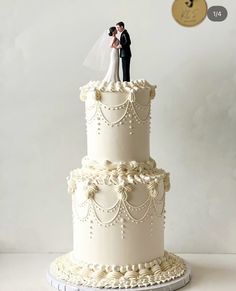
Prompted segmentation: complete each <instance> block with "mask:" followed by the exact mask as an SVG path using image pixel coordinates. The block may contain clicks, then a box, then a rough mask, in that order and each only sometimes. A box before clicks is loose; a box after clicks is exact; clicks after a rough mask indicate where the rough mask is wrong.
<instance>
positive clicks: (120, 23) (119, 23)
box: [116, 21, 125, 27]
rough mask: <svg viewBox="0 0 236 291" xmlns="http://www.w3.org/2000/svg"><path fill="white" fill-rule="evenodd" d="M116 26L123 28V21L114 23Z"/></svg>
mask: <svg viewBox="0 0 236 291" xmlns="http://www.w3.org/2000/svg"><path fill="white" fill-rule="evenodd" d="M116 25H118V26H122V27H125V24H124V22H123V21H120V22H118V23H116Z"/></svg>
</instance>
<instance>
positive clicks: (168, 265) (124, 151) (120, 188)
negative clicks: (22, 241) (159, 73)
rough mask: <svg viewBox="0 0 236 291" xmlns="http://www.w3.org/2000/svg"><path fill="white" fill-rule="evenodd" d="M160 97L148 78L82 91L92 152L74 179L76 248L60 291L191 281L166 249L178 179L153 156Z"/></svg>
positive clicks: (58, 265) (59, 265) (54, 280)
mask: <svg viewBox="0 0 236 291" xmlns="http://www.w3.org/2000/svg"><path fill="white" fill-rule="evenodd" d="M154 96H155V86H152V85H150V84H149V83H148V82H147V81H145V80H138V81H132V82H108V83H107V82H105V81H103V82H102V81H96V82H93V81H91V82H89V83H88V84H87V85H85V86H83V87H82V88H81V100H82V101H84V102H85V108H86V124H87V148H88V150H87V156H86V157H84V158H83V160H82V167H81V168H78V169H75V170H73V171H72V172H71V173H70V176H69V177H68V189H69V192H70V193H71V197H72V213H73V233H74V248H73V251H72V252H70V253H69V254H66V255H63V256H61V257H59V258H57V259H56V260H55V261H54V262H53V263H52V264H51V266H50V271H49V274H48V276H49V280H50V282H51V284H52V285H53V286H54V287H57V288H58V289H59V288H62V287H60V286H64V287H63V288H65V289H59V290H80V289H81V288H83V287H85V286H86V287H91V288H94V287H98V288H143V287H147V286H150V285H154V286H152V289H154V287H155V288H161V287H162V288H163V286H166V285H167V284H169V285H170V286H172V288H171V289H166V290H174V289H176V288H179V287H181V286H183V285H185V284H186V283H187V282H188V281H189V279H190V272H189V269H188V266H187V265H186V263H185V262H184V261H183V259H181V258H180V257H178V256H176V255H174V254H172V253H168V252H167V251H165V250H164V224H165V193H166V192H167V191H168V190H169V188H170V182H169V174H168V173H167V172H165V171H164V170H163V169H161V168H159V167H157V165H156V162H155V161H154V160H153V159H152V158H151V157H150V152H149V148H150V146H149V136H150V119H151V115H150V111H151V101H152V99H153V98H154ZM176 282H177V283H176ZM171 283H175V284H172V285H171ZM63 284H64V285H63ZM67 286H70V288H72V289H66V288H67ZM73 288H74V289H73Z"/></svg>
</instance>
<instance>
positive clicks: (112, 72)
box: [103, 26, 120, 82]
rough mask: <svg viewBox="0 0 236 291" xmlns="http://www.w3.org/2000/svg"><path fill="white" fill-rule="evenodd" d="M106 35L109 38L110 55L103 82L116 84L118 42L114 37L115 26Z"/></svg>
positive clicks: (117, 75)
mask: <svg viewBox="0 0 236 291" xmlns="http://www.w3.org/2000/svg"><path fill="white" fill-rule="evenodd" d="M108 35H109V36H110V37H111V42H110V47H111V53H110V64H109V68H108V71H107V73H106V76H105V78H104V79H103V81H106V82H118V81H120V77H119V48H120V41H119V39H118V38H117V37H116V35H117V30H116V28H115V26H112V27H110V28H109V33H108Z"/></svg>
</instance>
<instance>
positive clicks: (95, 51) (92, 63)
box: [83, 30, 111, 71]
mask: <svg viewBox="0 0 236 291" xmlns="http://www.w3.org/2000/svg"><path fill="white" fill-rule="evenodd" d="M109 43H110V36H109V35H108V31H107V30H106V31H104V32H103V34H102V35H101V36H100V37H99V38H98V40H97V41H96V42H95V44H94V45H93V47H92V48H91V50H90V51H89V53H88V55H87V56H86V58H85V60H84V62H83V65H84V66H85V67H88V68H90V69H92V70H95V71H106V70H107V68H108V66H109V61H110V52H111V48H110V45H109Z"/></svg>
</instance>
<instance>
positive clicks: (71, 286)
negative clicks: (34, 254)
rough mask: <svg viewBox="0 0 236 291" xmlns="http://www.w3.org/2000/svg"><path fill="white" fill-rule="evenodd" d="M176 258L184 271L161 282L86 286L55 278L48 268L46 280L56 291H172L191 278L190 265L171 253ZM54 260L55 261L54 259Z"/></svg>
mask: <svg viewBox="0 0 236 291" xmlns="http://www.w3.org/2000/svg"><path fill="white" fill-rule="evenodd" d="M172 256H174V257H176V258H177V259H178V260H181V261H182V264H184V273H183V274H181V275H179V276H177V277H175V278H173V277H172V278H171V277H170V278H169V279H167V280H165V281H163V282H161V283H154V284H148V285H144V286H140V287H138V286H134V287H132V286H125V287H119V286H115V287H110V286H109V287H107V286H104V287H103V286H101V287H100V286H86V285H83V284H79V283H78V284H76V283H73V282H71V281H69V280H68V281H67V280H66V279H62V278H60V277H59V278H57V274H53V273H52V272H51V270H50V269H49V270H48V272H47V280H48V282H49V284H50V285H51V286H52V287H54V288H56V289H57V290H58V291H95V290H96V291H98V290H101V289H103V290H104V291H109V290H112V289H122V290H132V291H133V290H135V291H145V290H147V291H148V290H149V291H150V290H153V291H154V290H158V291H173V290H177V289H179V288H182V287H184V286H185V285H186V284H187V283H188V282H189V281H190V280H191V268H190V266H189V265H188V264H187V263H186V262H185V261H184V260H183V259H182V258H180V257H178V256H176V255H174V254H172ZM54 262H55V261H54Z"/></svg>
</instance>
